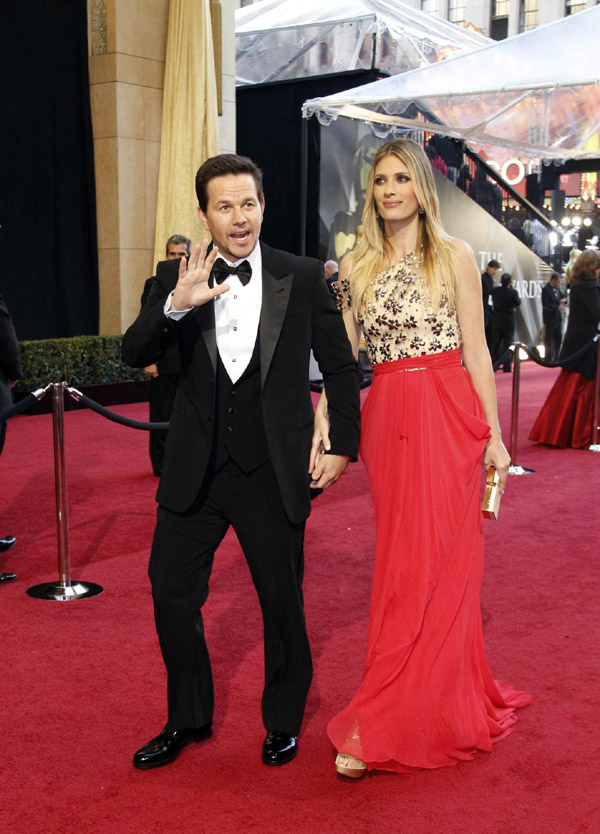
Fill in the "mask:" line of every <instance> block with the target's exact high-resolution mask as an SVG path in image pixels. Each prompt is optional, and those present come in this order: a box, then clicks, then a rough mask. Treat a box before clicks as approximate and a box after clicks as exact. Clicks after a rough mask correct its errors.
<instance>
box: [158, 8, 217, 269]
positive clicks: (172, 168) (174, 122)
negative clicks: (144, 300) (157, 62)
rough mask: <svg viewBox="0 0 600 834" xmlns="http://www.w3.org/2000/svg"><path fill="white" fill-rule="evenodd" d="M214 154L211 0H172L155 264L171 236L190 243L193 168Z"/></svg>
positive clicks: (195, 227) (195, 225)
mask: <svg viewBox="0 0 600 834" xmlns="http://www.w3.org/2000/svg"><path fill="white" fill-rule="evenodd" d="M218 152H219V139H218V114H217V84H216V78H215V62H214V55H213V39H212V30H211V19H210V0H171V5H170V9H169V31H168V36H167V56H166V66H165V89H164V98H163V112H162V133H161V147H160V170H159V176H158V200H157V206H156V232H155V237H154V262H155V263H156V261H160V260H164V257H165V243H166V241H167V239H168V238H169V237H170V236H171V235H173V234H181V235H186V236H187V237H189V238H191V240H192V243H196V242H197V241H198V240H200V237H201V235H202V234H203V230H202V228H201V226H200V222H199V220H198V216H197V212H196V209H197V206H198V202H197V200H196V192H195V188H194V179H195V176H196V171H197V170H198V168H199V167H200V165H201V164H202V162H204V160H205V159H207V158H208V157H209V156H213V155H214V154H216V153H218Z"/></svg>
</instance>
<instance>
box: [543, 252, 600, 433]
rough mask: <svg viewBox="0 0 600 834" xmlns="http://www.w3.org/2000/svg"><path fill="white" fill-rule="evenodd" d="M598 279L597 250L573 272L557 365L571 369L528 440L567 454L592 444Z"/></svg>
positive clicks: (586, 255) (599, 298)
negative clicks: (571, 359) (556, 447)
mask: <svg viewBox="0 0 600 834" xmlns="http://www.w3.org/2000/svg"><path fill="white" fill-rule="evenodd" d="M599 275H600V254H598V252H597V251H596V250H592V249H590V250H587V251H586V252H582V253H581V254H580V255H579V257H578V258H577V260H576V261H575V264H574V266H573V268H572V270H571V284H570V287H571V288H570V293H569V323H568V325H567V332H566V333H565V338H564V341H563V344H562V348H561V350H560V356H559V360H558V361H559V362H563V361H565V360H566V361H567V363H568V364H565V366H564V367H563V369H562V371H561V372H560V374H559V376H558V378H557V380H556V382H555V383H554V385H553V386H552V389H551V391H550V393H549V394H548V398H547V400H546V402H545V403H544V405H543V406H542V410H541V411H540V413H539V414H538V417H537V420H536V421H535V424H534V426H533V428H532V430H531V434H530V435H529V439H530V440H533V441H535V442H536V443H545V444H546V445H548V446H559V447H561V448H563V449H564V448H565V447H567V446H568V447H570V448H572V449H587V448H588V447H589V446H590V445H591V443H592V429H593V425H592V424H593V421H594V400H595V378H596V360H597V356H598V348H597V346H596V344H595V343H593V342H592V340H593V338H594V336H595V335H596V333H597V332H598V324H599V323H600V284H598V276H599ZM575 354H576V356H575ZM572 356H575V358H574V359H573V361H571V362H569V361H568V360H569V359H570V357H572Z"/></svg>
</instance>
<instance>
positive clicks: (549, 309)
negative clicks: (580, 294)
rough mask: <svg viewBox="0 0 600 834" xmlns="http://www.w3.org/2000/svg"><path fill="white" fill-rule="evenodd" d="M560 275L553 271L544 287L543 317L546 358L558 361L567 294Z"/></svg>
mask: <svg viewBox="0 0 600 834" xmlns="http://www.w3.org/2000/svg"><path fill="white" fill-rule="evenodd" d="M559 285H560V275H559V274H558V272H553V273H552V275H551V276H550V280H549V281H548V283H547V284H545V285H544V286H543V287H542V319H543V322H544V348H545V349H544V359H545V360H546V362H556V360H557V359H558V354H559V353H560V343H561V342H562V311H563V305H564V300H565V298H566V294H565V293H564V292H563V291H562V290H561V288H560V286H559Z"/></svg>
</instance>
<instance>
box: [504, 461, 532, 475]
mask: <svg viewBox="0 0 600 834" xmlns="http://www.w3.org/2000/svg"><path fill="white" fill-rule="evenodd" d="M534 472H535V469H525V467H524V466H519V464H518V463H517V464H515V465H514V466H509V467H508V474H509V475H533V473H534Z"/></svg>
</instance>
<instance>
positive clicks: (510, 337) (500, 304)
mask: <svg viewBox="0 0 600 834" xmlns="http://www.w3.org/2000/svg"><path fill="white" fill-rule="evenodd" d="M520 306H521V299H520V297H519V293H518V292H517V291H516V290H515V288H514V287H513V286H512V278H511V276H510V274H509V273H508V272H505V273H504V275H503V276H502V278H501V279H500V286H499V287H494V289H493V290H492V307H493V312H492V330H493V346H492V362H497V361H498V359H500V357H501V356H502V354H503V353H505V352H506V351H507V350H508V348H509V347H510V346H511V345H512V343H513V341H514V338H515V315H516V311H517V307H520ZM511 364H512V354H509V356H508V359H505V361H504V363H503V365H502V370H503V371H504V373H510V372H511V370H512V369H511Z"/></svg>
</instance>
